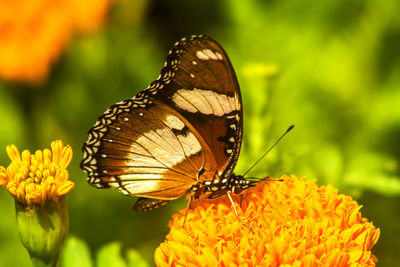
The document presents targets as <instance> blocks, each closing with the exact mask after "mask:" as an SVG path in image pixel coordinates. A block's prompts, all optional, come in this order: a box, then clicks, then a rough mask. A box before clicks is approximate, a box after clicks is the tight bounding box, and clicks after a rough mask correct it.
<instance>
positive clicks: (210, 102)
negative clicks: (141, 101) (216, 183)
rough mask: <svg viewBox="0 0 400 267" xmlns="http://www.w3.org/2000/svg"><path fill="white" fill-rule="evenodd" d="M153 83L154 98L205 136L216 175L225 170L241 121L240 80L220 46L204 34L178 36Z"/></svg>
mask: <svg viewBox="0 0 400 267" xmlns="http://www.w3.org/2000/svg"><path fill="white" fill-rule="evenodd" d="M152 87H154V88H160V89H159V90H157V91H156V93H155V95H154V97H155V98H158V99H160V100H161V101H163V102H166V103H167V104H168V105H170V106H172V107H174V108H175V109H176V110H177V111H178V112H180V113H181V114H182V115H183V116H184V117H185V118H187V119H188V121H190V122H191V124H192V125H193V126H194V127H195V129H196V130H197V131H198V132H199V133H200V135H201V136H202V137H203V138H204V140H205V141H206V142H207V144H208V145H209V146H210V148H211V150H212V152H213V155H214V157H215V160H216V163H217V169H218V171H219V172H220V173H219V174H220V176H226V177H227V176H229V175H230V174H231V173H232V171H233V168H234V166H235V165H236V161H237V158H238V156H239V152H240V145H241V139H242V129H243V126H242V108H241V95H240V89H239V85H238V82H237V79H236V76H235V73H234V71H233V68H232V65H231V63H230V61H229V59H228V56H227V55H226V53H225V52H224V50H223V49H222V47H221V46H220V45H218V43H216V42H215V41H214V40H212V39H210V38H208V37H191V38H188V39H184V40H182V41H181V42H178V43H177V44H176V45H175V47H174V48H173V49H172V50H171V51H170V53H169V56H168V58H167V63H166V66H165V67H164V68H163V69H162V71H161V75H160V79H158V80H156V81H155V82H154V83H153V84H152ZM150 88H151V87H150ZM222 173H223V174H222Z"/></svg>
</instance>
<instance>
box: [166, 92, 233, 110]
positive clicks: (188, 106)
mask: <svg viewBox="0 0 400 267" xmlns="http://www.w3.org/2000/svg"><path fill="white" fill-rule="evenodd" d="M172 101H174V103H175V104H176V105H177V106H178V107H179V108H180V109H183V110H186V111H189V112H191V113H196V112H197V111H199V112H201V113H203V114H207V115H210V114H214V115H216V116H223V115H225V114H228V113H231V112H232V111H234V110H238V108H240V103H238V101H239V100H238V97H237V96H236V95H235V97H230V96H227V95H224V94H218V93H217V92H215V91H212V90H203V89H198V88H194V89H193V90H187V89H179V90H178V91H177V92H176V93H175V94H173V95H172Z"/></svg>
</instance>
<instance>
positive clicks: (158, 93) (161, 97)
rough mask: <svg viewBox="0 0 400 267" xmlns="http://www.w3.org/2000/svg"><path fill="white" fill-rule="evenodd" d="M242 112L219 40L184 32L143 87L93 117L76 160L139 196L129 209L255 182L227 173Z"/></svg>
mask: <svg viewBox="0 0 400 267" xmlns="http://www.w3.org/2000/svg"><path fill="white" fill-rule="evenodd" d="M242 117H243V114H242V101H241V94H240V89H239V85H238V82H237V79H236V76H235V73H234V71H233V68H232V65H231V63H230V61H229V59H228V57H227V55H226V53H225V52H224V50H223V49H222V47H221V46H220V45H219V44H218V43H217V42H216V41H214V40H212V39H211V38H209V37H206V36H192V37H189V38H184V39H182V40H181V41H179V42H177V43H176V44H175V46H174V48H173V49H172V50H171V51H170V52H169V54H168V57H167V61H166V64H165V65H164V67H163V69H162V70H161V74H160V76H159V77H158V78H157V79H156V80H155V81H154V82H152V83H151V84H150V86H149V87H148V88H147V89H145V90H143V91H141V92H139V93H138V94H137V95H136V96H135V97H133V98H132V99H128V100H124V101H121V102H119V103H117V104H114V105H112V106H111V107H110V108H109V109H108V110H107V111H106V112H105V113H104V114H103V115H101V116H100V117H99V118H98V120H97V122H96V124H95V125H94V126H93V127H92V128H91V129H90V130H89V132H88V135H89V138H88V141H87V142H86V143H85V144H84V146H83V148H82V151H83V153H84V158H83V160H82V162H81V168H82V169H83V170H84V171H85V172H86V174H87V175H88V182H89V183H90V184H91V185H93V186H95V187H99V188H110V187H111V188H117V189H119V190H120V191H121V192H122V193H124V194H127V195H131V196H138V197H141V198H140V199H139V200H138V202H137V203H136V205H135V207H134V209H135V210H148V209H152V208H156V207H158V206H160V205H162V204H165V203H167V202H168V201H170V200H173V199H177V198H179V197H181V196H183V195H185V194H190V196H191V197H192V198H195V199H197V198H199V197H200V196H202V195H206V196H207V197H209V198H215V197H219V196H222V195H224V194H227V193H229V192H232V193H240V192H241V191H243V190H245V189H247V188H248V187H250V186H253V185H255V182H250V181H247V180H246V179H244V178H243V176H240V175H239V176H237V175H235V174H233V169H234V167H235V165H236V162H237V159H238V156H239V152H240V147H241V142H242V133H243V119H242Z"/></svg>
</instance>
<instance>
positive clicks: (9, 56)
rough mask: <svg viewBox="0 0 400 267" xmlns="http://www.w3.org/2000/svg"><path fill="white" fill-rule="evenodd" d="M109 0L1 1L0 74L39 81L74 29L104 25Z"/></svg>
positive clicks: (20, 79) (80, 29) (23, 79)
mask: <svg viewBox="0 0 400 267" xmlns="http://www.w3.org/2000/svg"><path fill="white" fill-rule="evenodd" d="M109 2H110V0H85V1H81V0H57V1H54V0H24V1H10V0H0V77H2V78H5V79H8V80H15V81H27V82H32V83H37V82H41V81H42V80H43V79H44V78H45V77H46V75H47V73H48V71H49V68H50V65H51V64H52V63H53V62H54V61H55V60H56V59H57V58H58V57H59V55H60V54H61V52H62V51H63V50H64V48H65V46H66V44H67V43H68V42H69V40H70V39H71V36H72V35H73V34H74V33H76V32H89V31H93V30H95V29H97V28H99V26H101V25H102V24H103V21H104V17H105V13H106V11H107V9H108V6H109Z"/></svg>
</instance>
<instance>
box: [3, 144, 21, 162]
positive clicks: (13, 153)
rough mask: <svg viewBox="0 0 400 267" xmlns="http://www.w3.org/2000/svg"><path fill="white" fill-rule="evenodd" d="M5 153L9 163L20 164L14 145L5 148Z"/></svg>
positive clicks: (19, 157) (17, 151)
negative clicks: (9, 160)
mask: <svg viewBox="0 0 400 267" xmlns="http://www.w3.org/2000/svg"><path fill="white" fill-rule="evenodd" d="M6 151H7V155H8V157H9V158H10V159H11V161H16V162H21V156H20V154H19V150H18V148H17V147H16V146H15V145H9V146H7V147H6Z"/></svg>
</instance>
